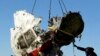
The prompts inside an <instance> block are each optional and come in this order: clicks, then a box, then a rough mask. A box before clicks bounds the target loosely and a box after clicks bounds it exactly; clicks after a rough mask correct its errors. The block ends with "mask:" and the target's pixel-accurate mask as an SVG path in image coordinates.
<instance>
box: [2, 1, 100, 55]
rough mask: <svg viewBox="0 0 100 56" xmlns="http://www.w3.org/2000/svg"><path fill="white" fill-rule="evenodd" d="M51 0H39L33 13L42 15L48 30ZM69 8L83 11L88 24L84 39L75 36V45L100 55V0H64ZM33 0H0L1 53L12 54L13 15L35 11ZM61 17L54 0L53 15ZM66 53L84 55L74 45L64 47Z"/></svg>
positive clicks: (59, 9)
mask: <svg viewBox="0 0 100 56" xmlns="http://www.w3.org/2000/svg"><path fill="white" fill-rule="evenodd" d="M49 1H50V0H37V3H36V6H35V8H34V12H33V14H34V15H35V16H37V17H42V23H41V28H43V29H47V21H48V13H49V12H48V10H49ZM63 1H64V3H65V5H66V8H67V11H72V12H78V11H79V12H80V14H81V15H82V18H83V20H84V23H85V27H84V30H83V32H82V38H81V40H80V41H79V39H76V42H75V44H76V45H78V46H81V47H93V48H94V49H95V50H94V51H95V52H96V53H97V55H98V56H100V45H99V44H100V33H99V32H100V25H99V24H100V11H99V10H100V0H63ZM33 4H34V0H0V56H10V55H11V54H13V52H12V49H11V46H10V28H12V27H14V18H13V14H14V13H15V12H16V11H19V10H26V11H27V12H29V13H32V7H33ZM53 16H62V12H61V8H60V6H59V3H58V1H57V0H53V1H52V7H51V17H53ZM61 50H62V51H63V52H64V53H63V56H73V55H74V54H75V55H76V56H85V53H84V52H82V51H80V50H77V49H76V48H74V52H73V45H72V44H70V45H67V46H63V47H62V48H61Z"/></svg>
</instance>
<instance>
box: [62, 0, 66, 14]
mask: <svg viewBox="0 0 100 56" xmlns="http://www.w3.org/2000/svg"><path fill="white" fill-rule="evenodd" d="M61 2H62V4H63V6H64V9H65V11H66V13H67V9H66V6H65V4H64V1H63V0H61Z"/></svg>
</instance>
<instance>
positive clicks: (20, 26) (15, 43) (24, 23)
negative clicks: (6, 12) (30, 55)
mask: <svg viewBox="0 0 100 56" xmlns="http://www.w3.org/2000/svg"><path fill="white" fill-rule="evenodd" d="M40 22H41V18H39V17H35V16H34V15H32V14H30V13H28V12H26V11H25V10H21V11H16V13H14V25H15V27H14V28H11V30H10V31H11V48H12V50H13V52H14V54H15V56H22V55H23V53H24V52H25V51H26V52H31V51H32V50H33V49H34V48H35V47H33V46H29V47H28V45H29V44H28V43H27V41H26V40H30V39H32V38H33V40H34V39H35V40H34V41H35V42H36V41H40V40H41V39H40V37H39V36H37V34H36V31H38V29H40V27H39V26H40ZM34 28H37V29H35V30H34ZM30 31H31V32H32V33H31V34H29V32H30ZM25 34H26V35H25ZM36 37H37V39H36ZM20 38H21V39H24V41H23V40H20ZM19 40H20V41H21V42H23V43H25V44H24V46H25V45H26V46H27V48H24V49H22V48H21V46H20V45H19ZM35 42H33V41H31V42H30V43H31V44H33V45H34V44H35ZM40 45H41V44H40Z"/></svg>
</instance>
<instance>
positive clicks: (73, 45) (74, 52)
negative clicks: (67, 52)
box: [72, 39, 76, 56]
mask: <svg viewBox="0 0 100 56" xmlns="http://www.w3.org/2000/svg"><path fill="white" fill-rule="evenodd" d="M72 43H73V56H76V55H75V49H74V45H75V39H74V40H73V42H72Z"/></svg>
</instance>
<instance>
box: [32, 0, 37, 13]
mask: <svg viewBox="0 0 100 56" xmlns="http://www.w3.org/2000/svg"><path fill="white" fill-rule="evenodd" d="M36 2H37V0H34V4H33V8H32V12H31V14H33V12H34V8H35V5H36Z"/></svg>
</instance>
